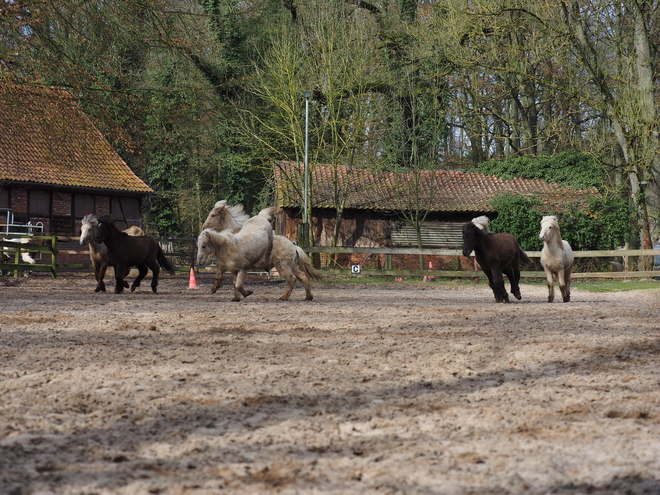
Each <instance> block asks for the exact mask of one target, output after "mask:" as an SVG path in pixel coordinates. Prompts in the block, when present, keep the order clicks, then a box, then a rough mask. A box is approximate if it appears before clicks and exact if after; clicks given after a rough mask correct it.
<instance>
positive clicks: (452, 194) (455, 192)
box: [274, 162, 598, 249]
mask: <svg viewBox="0 0 660 495" xmlns="http://www.w3.org/2000/svg"><path fill="white" fill-rule="evenodd" d="M308 170H309V171H308V174H309V175H308V178H309V187H310V188H311V191H312V196H311V204H310V205H309V207H310V208H311V211H312V231H313V236H314V245H316V246H330V245H331V240H332V235H333V232H334V226H335V219H336V205H337V204H343V208H344V211H343V216H342V221H341V223H340V229H339V239H338V243H337V245H338V246H345V247H416V246H417V240H416V234H415V231H414V229H413V227H412V226H411V225H410V223H409V222H407V221H406V220H405V215H404V213H405V212H408V213H409V212H411V211H414V210H416V209H417V210H419V211H421V212H426V218H425V221H424V223H423V227H422V241H423V247H429V248H449V249H456V248H460V247H461V245H462V236H461V227H462V225H463V223H465V222H467V221H469V220H470V219H472V218H474V217H476V216H479V215H487V216H489V217H490V218H495V217H496V216H497V211H495V209H494V208H493V206H492V204H491V201H492V200H493V198H495V197H496V196H498V195H500V194H503V193H510V194H516V195H518V194H520V195H524V196H535V197H538V198H539V199H540V200H541V201H543V202H544V203H545V204H546V205H547V206H548V209H549V210H553V209H555V211H556V210H557V209H561V208H564V207H565V206H566V205H567V204H569V203H575V202H578V203H580V202H582V203H584V202H585V201H586V199H587V197H589V196H591V195H596V194H598V192H597V191H596V190H595V189H587V190H575V189H571V188H568V187H563V186H560V185H558V184H554V183H549V182H546V181H543V180H530V179H521V178H516V179H512V180H504V179H502V178H500V177H495V176H490V175H485V174H481V173H476V172H463V171H458V170H424V171H421V172H418V173H414V172H392V171H382V170H374V169H366V168H347V167H341V166H337V167H334V166H330V165H314V166H310V167H309V168H308ZM274 175H275V190H276V200H275V201H276V205H277V206H279V207H280V208H281V212H280V213H279V216H278V225H277V227H276V228H277V231H278V233H279V234H283V235H286V236H287V237H288V238H290V239H292V240H296V239H298V229H299V226H300V224H301V222H302V220H301V218H302V215H301V210H302V205H303V194H302V191H303V186H302V184H303V180H304V166H303V164H301V163H294V162H279V163H277V164H276V165H275V173H274Z"/></svg>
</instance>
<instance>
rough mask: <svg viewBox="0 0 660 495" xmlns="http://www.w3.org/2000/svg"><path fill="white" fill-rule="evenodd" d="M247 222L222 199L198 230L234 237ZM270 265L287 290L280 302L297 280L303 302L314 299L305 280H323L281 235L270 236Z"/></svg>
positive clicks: (239, 207)
mask: <svg viewBox="0 0 660 495" xmlns="http://www.w3.org/2000/svg"><path fill="white" fill-rule="evenodd" d="M248 218H249V216H248V215H247V214H245V213H244V212H243V205H235V206H227V201H226V200H224V199H223V200H222V201H218V202H217V203H216V204H215V206H214V207H213V209H212V210H211V212H210V213H209V215H208V217H207V218H206V221H205V222H204V225H203V226H202V228H204V229H213V230H215V231H217V232H220V231H223V230H230V231H232V232H234V233H236V232H238V231H240V229H241V227H242V226H243V224H244V223H245V221H246V220H247V219H248ZM271 261H272V263H273V266H274V267H275V268H276V269H277V271H278V273H279V274H280V276H282V277H283V278H284V280H286V282H287V290H286V292H285V293H284V295H283V296H282V297H281V298H280V299H282V300H283V301H288V300H289V297H290V296H291V293H292V292H293V288H294V287H295V284H296V279H297V280H300V282H301V283H302V284H303V287H305V299H306V300H307V301H311V300H312V299H314V296H313V295H312V290H311V287H310V285H309V279H310V278H312V279H321V278H323V276H322V275H321V273H320V272H319V271H318V270H316V269H315V268H314V266H313V265H312V262H311V261H310V259H309V257H308V256H307V254H306V253H305V251H303V250H302V248H300V247H298V246H296V245H295V244H294V243H293V242H291V241H290V240H289V239H287V238H286V237H284V236H282V235H275V236H273V252H272V255H271Z"/></svg>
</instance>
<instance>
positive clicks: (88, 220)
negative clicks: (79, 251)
mask: <svg viewBox="0 0 660 495" xmlns="http://www.w3.org/2000/svg"><path fill="white" fill-rule="evenodd" d="M98 224H99V221H98V219H97V218H96V216H95V215H92V214H89V215H85V216H84V217H83V219H82V225H81V226H80V245H81V246H86V245H87V244H88V243H90V242H92V241H93V240H94V235H95V234H96V227H97V226H98Z"/></svg>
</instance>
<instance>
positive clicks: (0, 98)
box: [0, 83, 152, 240]
mask: <svg viewBox="0 0 660 495" xmlns="http://www.w3.org/2000/svg"><path fill="white" fill-rule="evenodd" d="M150 193H152V189H151V188H150V187H149V186H148V185H147V184H145V182H144V181H142V180H141V179H140V178H139V177H138V176H137V175H136V174H135V173H134V172H133V171H132V170H131V169H130V167H129V166H128V165H127V164H126V162H125V161H124V160H123V159H122V158H121V157H120V156H119V154H118V153H117V152H116V151H115V150H114V149H113V148H112V146H111V145H110V143H108V141H107V140H106V139H105V138H104V137H103V135H102V134H101V132H100V131H99V130H98V129H97V128H96V126H95V125H94V123H93V122H92V121H91V119H90V118H89V117H88V116H87V115H86V114H85V113H84V112H83V111H82V109H81V108H80V106H79V105H77V104H76V102H75V101H74V99H73V97H72V96H71V95H70V94H69V93H68V92H67V91H65V90H63V89H59V88H52V87H44V86H33V85H29V86H28V85H15V84H7V83H1V84H0V232H3V231H4V232H6V231H7V230H9V226H8V225H6V224H7V223H10V221H11V223H13V224H15V225H28V224H29V225H35V226H36V225H38V226H39V227H40V230H43V233H44V234H56V235H57V236H58V237H61V238H63V240H65V239H66V238H68V237H72V236H77V235H78V232H79V230H80V223H81V220H82V218H83V217H84V216H85V215H87V214H89V213H95V214H96V215H104V214H110V215H112V216H113V217H114V219H115V221H116V222H117V224H118V226H119V227H120V228H127V227H128V226H130V225H137V226H140V227H142V213H141V207H142V203H143V201H144V199H145V198H146V197H147V196H148V195H149V194H150ZM10 219H11V220H10ZM3 227H4V228H3ZM33 233H36V232H33Z"/></svg>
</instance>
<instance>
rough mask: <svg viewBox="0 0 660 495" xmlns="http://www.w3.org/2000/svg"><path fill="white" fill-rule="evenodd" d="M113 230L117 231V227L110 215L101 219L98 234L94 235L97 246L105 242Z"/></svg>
mask: <svg viewBox="0 0 660 495" xmlns="http://www.w3.org/2000/svg"><path fill="white" fill-rule="evenodd" d="M113 228H114V229H116V228H117V227H115V222H114V220H112V217H111V216H110V215H104V216H102V217H101V218H99V219H98V225H97V227H96V234H94V242H96V243H97V244H101V243H102V242H104V241H105V240H106V239H107V238H108V237H109V236H110V234H111V233H112V230H113Z"/></svg>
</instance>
